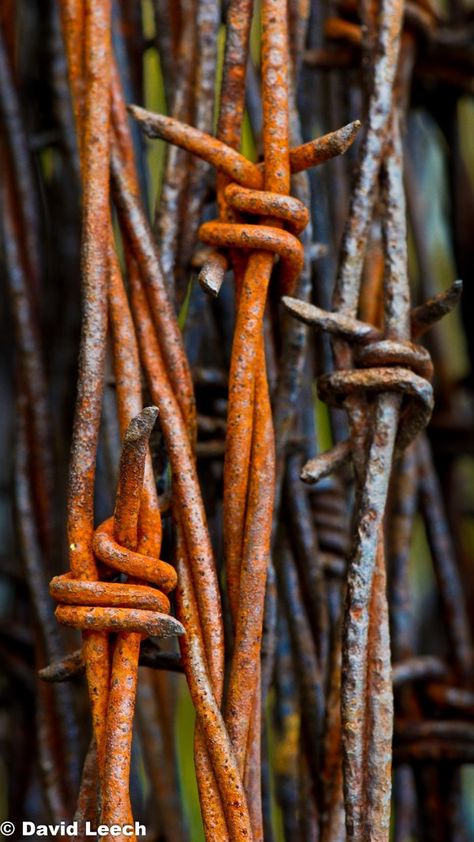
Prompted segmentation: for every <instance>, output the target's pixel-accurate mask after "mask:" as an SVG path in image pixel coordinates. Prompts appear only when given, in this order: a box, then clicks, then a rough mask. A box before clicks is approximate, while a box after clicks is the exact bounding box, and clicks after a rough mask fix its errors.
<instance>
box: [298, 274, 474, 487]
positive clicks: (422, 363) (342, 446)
mask: <svg viewBox="0 0 474 842" xmlns="http://www.w3.org/2000/svg"><path fill="white" fill-rule="evenodd" d="M461 292H462V282H461V281H459V280H457V281H455V282H454V283H453V284H452V286H451V287H449V289H447V290H446V291H445V292H442V293H440V294H439V295H437V296H435V297H434V298H432V299H430V300H429V301H427V302H426V303H425V304H423V305H421V306H420V307H416V308H415V309H414V310H412V312H411V335H412V337H413V338H415V337H418V336H421V335H422V334H423V333H425V332H426V331H427V330H428V329H429V328H430V327H431V325H432V324H434V323H435V322H436V321H438V320H439V319H441V318H443V316H445V315H447V314H448V313H450V312H451V311H452V310H453V309H454V307H455V306H456V304H457V302H458V301H459V298H460V295H461ZM283 303H284V305H285V307H286V308H287V309H288V310H289V311H290V313H291V314H292V315H293V316H295V317H296V318H297V319H299V320H300V321H302V322H305V323H306V324H309V325H312V326H313V327H316V328H317V329H319V330H323V331H326V332H327V333H330V334H332V335H333V336H338V337H340V338H341V339H344V340H345V341H346V342H349V343H351V344H352V345H353V347H354V364H355V366H356V367H355V368H352V369H342V370H339V371H335V372H333V373H331V374H323V375H322V376H321V377H319V378H318V392H319V395H320V397H321V398H322V399H323V400H325V401H326V402H327V403H329V404H332V405H335V406H341V405H343V404H344V401H345V400H346V399H347V398H348V397H349V396H351V395H367V394H371V393H372V394H374V393H375V394H377V393H380V392H397V393H399V394H401V395H402V396H403V398H404V401H403V404H402V411H401V416H400V422H399V426H398V431H397V438H396V441H395V452H394V455H395V457H398V456H400V454H401V453H402V451H403V450H405V448H406V447H408V445H409V444H410V443H411V442H412V441H413V439H414V438H415V437H416V436H417V435H418V433H419V432H421V430H423V429H424V427H426V425H427V424H428V422H429V420H430V418H431V413H432V411H433V404H434V395H433V387H432V385H431V382H430V381H431V379H432V376H433V365H432V362H431V357H430V355H429V353H428V351H427V350H426V348H423V347H421V346H420V345H415V344H414V343H413V342H411V341H409V340H403V341H402V340H395V339H390V338H386V337H385V336H384V334H383V332H382V331H381V330H379V329H378V328H376V327H374V326H373V325H371V324H368V323H367V322H362V321H359V320H358V319H355V318H353V317H352V316H348V315H346V314H344V313H337V312H336V313H331V312H328V311H327V310H321V309H320V308H319V307H315V306H314V305H313V304H308V303H307V302H305V301H299V300H298V299H297V298H289V297H284V298H283ZM351 457H352V445H351V442H350V441H342V442H338V444H336V445H335V446H334V447H333V448H331V450H329V451H327V452H326V453H322V454H320V455H319V456H317V457H316V458H314V459H311V460H310V461H309V462H307V463H306V465H305V466H304V467H303V470H302V473H301V478H302V479H303V480H304V481H305V482H308V483H316V482H318V481H319V480H320V479H322V478H323V477H325V476H328V475H329V474H331V473H333V471H335V470H337V469H338V468H340V467H341V466H342V465H343V464H345V463H346V462H348V461H349V460H350V459H351Z"/></svg>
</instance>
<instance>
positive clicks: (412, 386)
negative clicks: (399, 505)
mask: <svg viewBox="0 0 474 842" xmlns="http://www.w3.org/2000/svg"><path fill="white" fill-rule="evenodd" d="M355 363H356V365H358V366H359V368H355V369H348V370H345V369H343V370H340V371H337V372H334V373H332V374H324V375H322V376H321V377H320V378H319V379H318V392H319V395H320V397H321V398H322V399H323V400H325V401H326V402H327V403H330V404H333V405H336V406H337V405H340V404H342V403H343V402H344V400H345V399H346V398H347V397H348V396H349V395H354V394H367V393H369V394H370V393H379V392H398V393H399V394H401V395H403V397H404V407H403V409H402V414H401V417H400V423H399V427H398V432H397V438H396V442H395V455H399V454H400V453H401V452H402V451H403V450H405V448H406V447H408V445H409V444H410V442H412V441H413V439H414V438H415V437H416V436H417V435H418V433H419V432H420V431H421V430H423V429H424V428H425V427H426V425H427V424H428V422H429V420H430V418H431V413H432V411H433V405H434V395H433V387H432V386H431V383H430V380H431V378H432V376H433V365H432V362H431V357H430V355H429V353H428V351H427V350H426V348H422V347H421V346H417V345H414V344H413V343H412V342H410V341H408V340H406V341H396V340H392V339H378V338H377V339H375V338H370V339H369V340H368V342H367V344H366V345H361V346H359V347H357V348H356V351H355Z"/></svg>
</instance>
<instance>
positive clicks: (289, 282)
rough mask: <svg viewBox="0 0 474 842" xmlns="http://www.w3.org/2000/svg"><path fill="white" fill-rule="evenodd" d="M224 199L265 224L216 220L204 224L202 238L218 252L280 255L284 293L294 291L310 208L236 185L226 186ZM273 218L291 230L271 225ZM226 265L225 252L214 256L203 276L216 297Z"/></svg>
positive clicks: (202, 272) (297, 202) (205, 268)
mask: <svg viewBox="0 0 474 842" xmlns="http://www.w3.org/2000/svg"><path fill="white" fill-rule="evenodd" d="M224 196H225V200H226V202H227V204H228V205H229V207H230V208H232V210H233V211H237V212H238V213H239V214H242V213H243V214H251V215H254V216H260V217H261V218H263V224H259V225H253V224H251V223H248V222H221V221H220V220H219V219H215V220H213V221H212V222H205V223H204V224H203V225H201V227H200V229H199V237H200V239H201V240H202V241H203V242H204V243H206V244H207V245H210V246H214V247H215V248H218V249H226V250H227V249H231V248H237V249H244V250H248V251H250V250H252V249H258V250H262V251H269V252H272V253H273V254H275V255H278V257H279V258H280V264H281V284H282V288H283V291H284V292H285V293H289V292H291V291H292V290H293V289H294V287H295V284H296V281H297V279H298V276H299V275H300V273H301V270H302V268H303V262H304V249H303V245H302V243H301V242H300V241H299V239H298V234H300V233H301V232H302V231H303V230H304V228H305V227H306V225H307V224H308V222H309V211H308V209H307V208H306V207H305V205H304V204H303V202H301V201H300V200H299V199H296V198H294V197H293V196H284V195H281V194H279V193H272V192H270V191H267V190H256V189H252V188H250V187H246V186H242V184H237V183H235V182H232V183H231V184H228V185H227V187H226V189H225V192H224ZM273 219H275V220H278V221H279V222H280V223H281V224H284V225H286V226H287V228H288V230H285V229H284V228H281V227H277V226H275V225H271V222H272V220H273ZM219 255H220V256H219ZM227 265H228V262H227V257H226V256H225V255H222V252H220V253H218V255H212V256H211V258H210V260H209V261H207V262H206V264H205V266H204V267H203V269H202V271H201V274H200V282H201V284H202V285H203V286H204V287H205V289H206V290H207V291H208V292H212V293H213V294H214V295H216V294H217V292H218V291H219V289H220V286H221V284H222V280H223V277H224V273H225V271H226V269H227Z"/></svg>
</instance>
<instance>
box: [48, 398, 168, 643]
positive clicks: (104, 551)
mask: <svg viewBox="0 0 474 842" xmlns="http://www.w3.org/2000/svg"><path fill="white" fill-rule="evenodd" d="M155 418H156V409H155V408H153V407H147V408H146V409H145V410H143V411H142V413H140V415H138V416H137V417H136V418H135V419H133V421H132V422H131V424H130V426H129V428H128V430H127V433H126V434H125V438H124V446H123V451H122V460H121V478H120V488H119V493H118V495H117V504H116V509H115V515H114V516H112V517H110V518H108V519H107V520H105V521H104V522H103V523H102V524H100V526H98V527H97V529H96V530H95V532H94V537H93V542H92V549H93V552H94V555H95V557H96V559H97V560H98V561H100V562H102V564H103V565H104V566H105V570H104V579H105V581H86V580H83V579H78V578H74V576H73V574H72V573H71V572H69V573H65V574H63V575H61V576H55V577H54V578H53V579H52V580H51V583H50V593H51V595H52V596H53V598H54V599H55V600H56V601H57V602H58V607H57V608H56V617H57V619H58V622H60V623H62V624H63V625H65V626H70V627H71V628H75V629H80V630H81V631H104V632H135V633H138V634H142V635H144V636H159V637H169V636H172V635H179V634H182V633H183V627H182V626H181V624H180V623H179V622H178V621H177V620H175V619H174V618H173V617H170V616H167V615H169V611H170V602H169V599H168V597H167V596H166V594H168V593H169V592H170V591H172V590H173V589H174V588H175V587H176V584H177V575H176V571H175V569H174V568H173V567H172V566H171V565H170V564H168V563H167V562H165V561H162V560H161V559H160V558H158V557H155V556H154V555H147V554H145V553H144V552H142V546H146V548H148V546H149V545H150V544H149V542H143V545H142V546H141V542H138V541H137V522H138V512H139V510H140V501H141V498H142V485H143V472H144V465H145V458H146V448H147V443H148V437H149V434H150V432H151V428H152V426H153V423H154V420H155ZM148 527H151V528H152V529H153V524H152V523H149V524H148ZM130 534H132V535H133V536H134V537H133V538H131V539H130ZM120 535H122V536H123V537H122V538H121V542H119V541H118V540H117V538H118V537H119V536H120ZM125 541H128V542H129V543H130V546H123V544H124V543H125ZM137 543H138V549H135V546H136V545H137ZM152 545H153V544H152ZM132 547H134V548H133V549H132ZM116 574H124V575H125V576H128V577H131V581H128V582H117V581H115V582H114V581H109V579H110V578H112V577H113V576H114V575H116ZM136 579H138V580H142V582H143V584H142V583H141V582H137V581H135V580H136ZM150 585H155V586H156V587H150Z"/></svg>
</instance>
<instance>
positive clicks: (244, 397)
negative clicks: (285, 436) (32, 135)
mask: <svg viewBox="0 0 474 842" xmlns="http://www.w3.org/2000/svg"><path fill="white" fill-rule="evenodd" d="M239 5H240V6H247V8H246V9H244V16H245V12H246V13H247V18H248V14H249V8H248V6H249V4H232V6H231V10H232V9H233V10H235V8H236V7H237V6H239ZM240 11H242V9H241V10H240ZM239 23H240V25H241V26H242V27H243V29H245V20H244V21H242V20H240V21H239ZM247 23H248V20H247ZM262 23H263V30H262V51H263V75H262V78H263V102H264V115H265V116H264V120H265V132H264V153H265V164H264V168H263V167H260V166H257V165H255V164H252V163H251V162H249V161H247V160H246V159H245V158H243V156H242V155H240V154H239V153H238V152H237V151H236V150H235V149H234V148H232V146H237V145H238V134H239V131H238V128H237V126H236V123H235V121H234V122H232V121H231V123H230V128H227V136H226V137H225V138H224V139H225V140H226V141H227V142H225V143H224V142H222V140H217V139H215V138H211V137H209V136H208V135H206V134H204V133H203V132H200V131H198V130H196V129H193V128H192V127H190V126H185V125H183V124H180V123H179V122H178V121H176V120H174V119H172V118H169V117H163V116H162V115H156V114H150V113H149V112H147V111H145V110H144V109H141V108H138V107H136V106H132V107H131V108H130V112H131V113H132V115H133V116H134V117H135V118H136V119H138V120H139V121H140V122H141V123H142V125H143V127H144V129H145V131H146V132H147V133H148V134H149V135H150V136H151V137H157V136H158V137H161V138H164V139H165V140H168V141H169V142H172V143H175V144H177V145H179V146H182V147H183V148H185V149H188V150H189V151H192V152H194V153H195V154H197V155H199V156H200V157H202V158H203V159H205V160H207V161H209V162H210V163H212V164H213V165H214V166H215V167H216V169H217V170H218V172H219V173H220V174H221V176H220V181H219V188H220V192H219V205H220V210H221V214H222V221H221V220H217V221H215V222H211V223H205V224H204V225H203V226H201V228H200V231H199V235H200V237H201V239H202V240H204V242H206V243H208V244H210V245H213V246H217V247H218V248H219V252H218V253H217V254H216V255H213V256H212V257H211V262H210V263H209V264H208V265H207V266H205V267H204V268H203V270H202V273H201V278H203V279H204V283H205V284H206V280H207V279H208V278H209V277H210V276H211V274H213V275H214V278H215V277H216V276H217V281H215V282H214V289H213V291H214V292H216V291H218V288H219V286H220V283H221V282H222V278H223V274H224V272H225V269H226V267H227V263H228V259H227V257H226V255H225V250H229V249H230V250H232V252H234V250H236V249H240V250H242V249H244V250H245V251H247V250H248V251H250V256H249V258H248V263H247V267H246V269H245V271H243V269H242V263H240V265H239V266H236V267H235V268H236V286H237V298H238V309H237V321H236V327H235V333H234V344H233V350H232V361H231V370H230V380H229V409H228V421H227V429H228V434H227V440H226V455H225V468H224V535H225V561H226V582H227V589H228V594H229V602H230V608H231V614H232V618H233V622H234V633H235V639H234V648H233V658H232V665H231V671H230V678H229V689H228V694H227V698H226V703H225V719H226V724H227V727H228V730H229V735H230V738H231V741H232V744H233V747H234V751H235V753H236V757H237V760H238V764H239V769H240V773H241V775H242V776H243V777H244V779H245V783H246V792H247V800H248V803H249V809H250V810H251V817H252V829H253V833H254V838H261V833H262V830H261V824H260V823H261V818H260V816H261V809H260V804H259V788H260V784H259V767H260V764H259V762H258V745H259V742H260V732H259V723H260V711H259V695H260V694H259V685H260V671H259V663H260V641H261V633H262V622H263V602H264V594H265V582H266V570H267V566H268V559H269V553H270V539H271V522H272V509H273V488H274V479H275V466H274V436H273V427H272V418H271V409H270V401H269V394H268V383H267V377H266V368H265V352H264V345H263V317H264V312H265V304H266V296H267V288H268V284H269V281H270V276H271V273H272V269H273V263H274V257H273V253H277V254H278V255H279V256H280V259H281V263H282V269H283V271H282V275H283V284H284V288H285V286H286V288H291V287H292V285H293V284H294V283H295V281H296V279H297V276H298V274H299V272H300V271H301V268H302V257H303V254H302V246H301V243H300V242H299V240H298V239H297V237H296V236H295V235H296V234H298V233H300V232H301V230H302V229H303V227H304V226H305V224H306V222H307V219H308V216H307V211H306V209H305V208H304V206H303V205H302V204H301V203H300V202H298V200H296V199H293V198H291V197H289V196H288V195H287V194H288V193H289V186H290V185H289V178H290V167H291V168H294V170H295V171H300V170H302V169H304V168H306V167H307V166H311V165H313V164H316V163H319V162H320V161H323V160H327V159H328V158H329V157H331V156H332V155H334V154H340V152H341V151H344V150H345V149H346V148H347V147H348V146H349V145H350V143H351V142H352V140H353V139H354V137H355V135H356V133H357V130H358V127H359V124H358V123H354V124H350V125H349V126H348V127H344V128H343V129H341V130H339V132H338V133H332V134H331V135H330V136H327V137H326V139H320V140H319V141H315V142H313V143H310V144H305V145H304V146H303V147H298V148H297V149H295V150H292V152H290V150H289V145H288V64H289V56H288V46H287V10H286V3H284V2H280V0H276V2H270V0H267V2H264V3H263V7H262ZM225 79H226V77H225V75H224V84H225ZM233 81H234V82H235V80H233ZM239 82H240V84H241V85H242V79H241V78H240V79H239ZM224 84H223V87H224ZM234 87H235V85H234ZM224 92H225V87H224ZM234 94H236V91H235V90H234ZM237 109H238V103H237ZM224 134H225V132H224ZM228 144H229V145H228ZM229 179H230V181H231V183H230V184H229V183H228V181H229ZM262 188H264V189H262ZM242 212H245V213H251V214H255V215H258V216H260V217H262V218H263V220H265V224H264V225H262V224H259V225H249V224H248V223H245V222H240V221H236V218H237V219H238V216H237V217H236V215H240V214H241V213H242ZM284 224H286V225H287V227H288V228H289V229H290V230H289V231H285V230H284V228H283V225H284ZM256 248H257V249H258V251H255V249H256ZM223 252H224V253H223ZM234 253H235V252H234ZM207 285H208V286H212V281H211V283H210V284H209V283H207ZM256 747H257V748H256ZM256 757H257V762H255V761H256ZM251 770H252V772H253V775H252V774H251ZM252 778H253V779H252ZM251 779H252V780H251Z"/></svg>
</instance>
